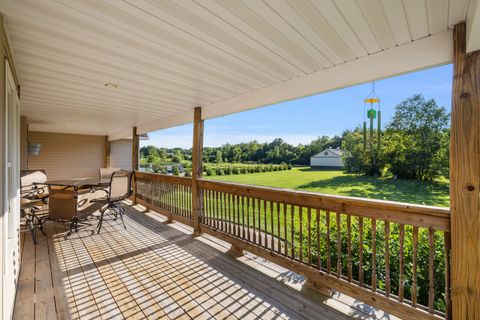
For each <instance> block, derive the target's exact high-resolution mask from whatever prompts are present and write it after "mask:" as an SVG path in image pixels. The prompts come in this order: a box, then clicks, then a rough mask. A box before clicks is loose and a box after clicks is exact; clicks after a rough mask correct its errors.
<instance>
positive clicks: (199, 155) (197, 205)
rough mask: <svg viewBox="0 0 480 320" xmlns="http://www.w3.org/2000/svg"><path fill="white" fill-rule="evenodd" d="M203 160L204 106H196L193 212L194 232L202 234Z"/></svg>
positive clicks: (193, 156)
mask: <svg viewBox="0 0 480 320" xmlns="http://www.w3.org/2000/svg"><path fill="white" fill-rule="evenodd" d="M202 162H203V120H202V108H201V107H196V108H195V110H194V117H193V147H192V211H193V212H192V214H193V234H194V235H200V221H201V219H202V204H203V202H202V198H203V195H202V192H201V190H200V188H199V187H198V178H201V177H202V171H203V169H202Z"/></svg>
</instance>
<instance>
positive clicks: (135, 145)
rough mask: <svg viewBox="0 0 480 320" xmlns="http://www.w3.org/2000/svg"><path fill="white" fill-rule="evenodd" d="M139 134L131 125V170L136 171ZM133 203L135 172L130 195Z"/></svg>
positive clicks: (134, 202)
mask: <svg viewBox="0 0 480 320" xmlns="http://www.w3.org/2000/svg"><path fill="white" fill-rule="evenodd" d="M139 145H140V141H139V136H138V134H137V127H133V130H132V170H133V171H135V172H136V171H138V163H139V154H138V153H139ZM132 201H133V204H134V205H135V204H137V181H136V179H135V174H134V175H133V196H132Z"/></svg>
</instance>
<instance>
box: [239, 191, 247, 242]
mask: <svg viewBox="0 0 480 320" xmlns="http://www.w3.org/2000/svg"><path fill="white" fill-rule="evenodd" d="M240 200H241V203H242V204H241V208H242V239H247V237H246V235H245V197H244V196H240Z"/></svg>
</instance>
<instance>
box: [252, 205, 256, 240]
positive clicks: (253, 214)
mask: <svg viewBox="0 0 480 320" xmlns="http://www.w3.org/2000/svg"><path fill="white" fill-rule="evenodd" d="M255 202H256V199H255V198H252V220H253V243H255V244H256V243H257V230H256V227H255V224H256V219H255Z"/></svg>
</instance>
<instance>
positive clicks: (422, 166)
mask: <svg viewBox="0 0 480 320" xmlns="http://www.w3.org/2000/svg"><path fill="white" fill-rule="evenodd" d="M448 124H449V114H448V113H447V112H446V110H445V108H444V107H440V106H438V105H437V103H436V102H435V100H433V99H430V100H426V99H425V98H424V97H423V95H421V94H416V95H414V96H412V97H410V98H408V99H406V100H404V101H403V102H401V103H400V104H398V105H397V106H396V108H395V114H394V116H393V118H392V120H391V122H390V123H389V124H388V125H387V127H386V128H385V130H383V131H382V140H381V142H380V144H381V145H380V148H377V147H376V145H377V144H378V143H379V142H378V141H377V139H378V138H377V135H376V133H375V134H374V135H373V137H372V138H371V139H372V140H371V141H369V143H368V145H369V146H375V147H371V148H367V149H366V150H365V149H364V145H363V133H362V130H361V128H360V127H358V128H355V129H353V130H346V131H344V132H343V133H342V134H341V135H335V136H334V137H329V136H325V135H324V136H320V137H318V138H317V139H314V140H313V141H311V142H310V143H309V144H299V145H297V146H294V145H291V144H289V143H287V142H285V141H284V140H282V139H281V138H277V139H274V140H273V141H272V142H266V143H260V142H258V141H256V140H254V141H250V142H244V143H239V144H229V143H227V144H224V145H222V146H219V147H205V148H204V150H203V161H204V163H212V164H213V163H214V164H222V163H246V164H290V165H309V164H310V157H312V156H313V155H315V154H317V153H320V152H321V151H323V150H324V149H327V148H341V149H343V150H344V159H343V160H344V165H345V170H346V171H348V172H352V173H361V174H366V175H382V174H392V175H394V176H396V177H398V178H406V179H417V180H432V179H435V178H438V177H439V176H448V168H449V145H450V130H449V125H448ZM140 155H141V165H142V166H144V165H146V164H149V165H151V166H152V167H153V169H154V170H155V168H156V167H157V168H160V167H162V166H163V165H165V164H171V163H181V164H182V165H183V166H184V167H189V166H191V157H192V149H182V148H158V147H155V146H151V145H150V146H145V147H142V148H141V149H140Z"/></svg>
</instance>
